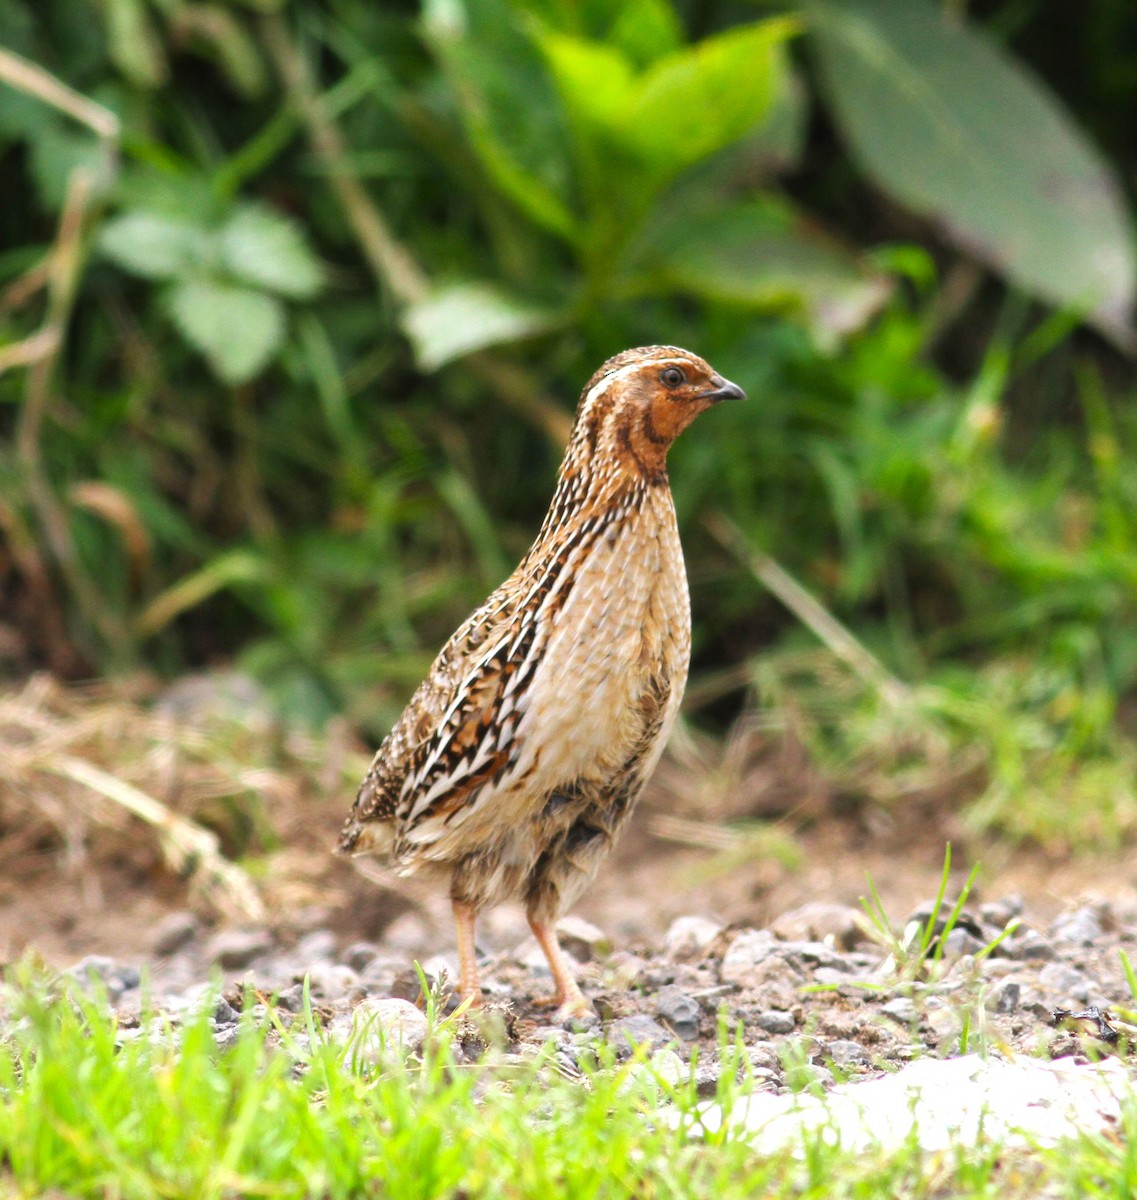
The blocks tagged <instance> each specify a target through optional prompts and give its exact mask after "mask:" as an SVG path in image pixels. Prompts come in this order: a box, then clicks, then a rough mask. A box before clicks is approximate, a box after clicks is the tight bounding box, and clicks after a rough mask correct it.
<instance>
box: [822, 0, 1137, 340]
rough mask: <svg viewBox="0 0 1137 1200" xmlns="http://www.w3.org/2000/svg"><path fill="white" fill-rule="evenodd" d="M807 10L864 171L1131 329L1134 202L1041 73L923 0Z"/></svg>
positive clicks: (997, 264) (980, 247) (1009, 266)
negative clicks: (1129, 203) (1128, 202)
mask: <svg viewBox="0 0 1137 1200" xmlns="http://www.w3.org/2000/svg"><path fill="white" fill-rule="evenodd" d="M807 11H808V12H809V13H810V15H811V16H812V18H813V30H814V44H815V49H816V51H817V59H818V63H819V65H820V67H821V74H822V79H823V82H824V86H825V89H826V91H827V93H828V97H829V100H830V103H831V106H832V109H833V113H834V116H835V117H836V120H837V123H838V125H839V126H840V128H841V130H842V131H843V134H844V136H845V138H846V140H847V141H848V143H849V147H850V149H851V151H852V153H853V155H854V156H855V157H856V158H857V160H858V161H859V162H860V164H861V166H862V167H863V169H864V170H865V172H866V173H867V174H868V175H869V176H870V177H871V178H872V179H873V180H874V181H875V182H876V183H877V184H878V185H879V186H880V187H881V188H883V189H884V190H885V191H887V192H889V193H890V194H892V195H893V196H895V197H896V198H897V199H898V200H899V201H901V203H903V204H906V205H907V206H908V207H910V208H912V209H913V210H915V211H917V212H920V213H924V214H926V215H928V216H930V217H932V218H934V219H936V220H937V221H938V222H939V223H940V225H941V226H942V227H943V229H944V231H945V233H946V235H947V236H948V237H949V238H950V239H951V240H953V241H954V242H956V244H957V245H959V246H961V247H962V248H964V249H966V250H967V251H969V252H970V253H972V254H974V255H975V256H976V257H978V258H980V259H982V260H983V261H985V262H987V263H989V264H990V265H991V266H992V267H994V268H995V269H996V270H997V271H1000V272H1001V273H1003V274H1005V275H1006V276H1007V277H1008V278H1009V279H1010V280H1012V281H1013V282H1014V283H1016V284H1018V285H1019V286H1020V287H1022V288H1023V289H1025V290H1026V291H1028V292H1031V293H1033V294H1035V295H1037V296H1039V297H1042V298H1043V299H1045V300H1048V301H1050V302H1052V303H1054V304H1058V305H1063V306H1068V307H1071V308H1073V309H1075V310H1079V311H1083V312H1085V313H1086V314H1087V315H1088V317H1089V319H1090V320H1092V321H1093V322H1094V323H1095V324H1096V325H1098V326H1099V327H1100V328H1102V329H1103V330H1105V331H1107V332H1109V333H1110V334H1112V335H1113V336H1115V337H1117V338H1119V339H1121V340H1123V341H1124V340H1126V339H1128V338H1129V337H1131V335H1132V309H1133V300H1134V287H1135V284H1134V255H1133V245H1132V240H1131V237H1132V234H1131V226H1130V216H1129V214H1128V213H1127V212H1126V210H1125V205H1124V203H1123V201H1122V199H1121V194H1120V190H1119V188H1118V184H1117V180H1116V178H1115V177H1114V175H1113V173H1112V172H1111V170H1110V169H1109V167H1108V165H1107V164H1106V162H1105V161H1104V159H1103V158H1102V156H1101V155H1100V154H1099V153H1098V151H1097V150H1096V149H1095V148H1094V147H1093V146H1092V145H1091V144H1090V142H1089V141H1088V139H1087V138H1086V136H1085V135H1084V134H1083V133H1082V132H1081V131H1080V130H1079V129H1078V128H1077V126H1075V124H1074V123H1073V121H1072V120H1071V119H1070V117H1069V115H1068V114H1067V113H1066V112H1065V111H1064V110H1063V109H1062V108H1061V107H1060V105H1059V104H1058V102H1057V101H1056V100H1055V98H1054V96H1053V95H1052V94H1051V93H1050V92H1049V91H1048V90H1047V89H1046V88H1045V87H1044V86H1043V84H1042V83H1041V82H1039V81H1038V80H1037V79H1036V78H1035V77H1034V76H1033V75H1031V74H1030V73H1029V72H1028V71H1027V69H1026V68H1025V67H1024V66H1022V64H1020V63H1018V62H1016V61H1015V60H1014V59H1012V58H1010V57H1009V56H1008V55H1007V54H1006V53H1005V52H1003V51H1002V50H1001V49H999V48H998V47H997V46H995V45H994V44H993V43H992V42H990V41H989V40H988V39H987V38H985V37H983V36H982V35H981V34H979V33H977V32H976V31H975V30H974V29H972V28H971V27H969V26H968V25H966V24H964V23H961V22H959V21H954V20H951V19H949V17H948V15H947V14H946V13H945V12H944V11H942V10H941V9H939V8H938V7H935V6H933V5H931V4H929V3H927V2H926V0H840V2H836V0H810V3H809V4H808V8H807Z"/></svg>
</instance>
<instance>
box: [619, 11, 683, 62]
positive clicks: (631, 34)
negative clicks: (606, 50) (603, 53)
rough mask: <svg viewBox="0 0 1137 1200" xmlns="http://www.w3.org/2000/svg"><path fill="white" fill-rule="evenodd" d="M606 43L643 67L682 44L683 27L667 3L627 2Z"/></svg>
mask: <svg viewBox="0 0 1137 1200" xmlns="http://www.w3.org/2000/svg"><path fill="white" fill-rule="evenodd" d="M607 40H608V41H609V42H611V44H612V45H614V46H618V47H619V48H620V49H621V50H622V51H623V52H624V53H625V54H626V55H627V56H628V58H630V59H631V60H632V62H634V63H635V64H636V65H637V66H641V67H644V66H647V65H648V64H649V63H651V62H652V61H654V60H655V59H657V58H659V57H660V56H661V55H664V54H670V53H671V52H672V51H673V50H677V49H678V48H679V47H680V46H681V45H682V44H683V27H682V26H681V25H680V23H679V18H678V16H677V15H676V13H675V9H674V8H672V7H671V5H670V4H669V3H667V0H625V2H624V3H623V4H622V5H620V8H619V12H618V13H617V15H616V19H615V20H614V21H613V22H612V25H611V27H610V28H609V30H608V38H607Z"/></svg>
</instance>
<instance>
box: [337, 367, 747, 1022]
mask: <svg viewBox="0 0 1137 1200" xmlns="http://www.w3.org/2000/svg"><path fill="white" fill-rule="evenodd" d="M742 394H743V393H742V391H741V389H739V388H738V387H736V386H735V385H734V384H732V383H728V382H727V381H726V380H724V379H722V378H721V377H720V376H718V375H716V374H715V373H714V371H713V370H712V369H711V368H710V366H708V365H707V363H705V362H704V361H703V360H702V359H701V358H698V357H696V356H695V355H694V354H690V353H688V352H687V351H686V350H680V349H677V348H676V347H674V346H648V347H644V348H641V349H638V350H627V351H625V352H624V353H623V354H618V355H616V357H615V358H611V359H609V360H608V361H607V362H606V363H605V364H604V365H603V366H602V367H601V368H600V370H599V371H597V372H596V374H595V375H594V376H593V377H592V378H591V379H590V380H589V381H588V384H587V386H586V387H585V389H584V392H583V394H582V395H581V399H580V404H579V406H578V408H577V414H576V420H575V422H574V424H573V430H572V435H571V437H570V440H569V446H568V450H567V452H566V454H565V458H564V462H563V463H562V464H561V469H560V473H559V475H558V478H557V487H556V492H555V493H554V495H553V500H552V504H551V505H550V507H549V512H548V514H547V516H546V517H545V521H544V523H543V525H542V526H541V530H540V532H539V533H538V535H537V540H536V541H535V542H534V543H533V545H532V547H531V548H530V549H529V552H528V553H527V554H526V555H525V557H524V558H523V559H522V560H521V563H520V565H519V566H518V567H517V570H515V571H514V572H513V574H512V575H511V576H510V577H509V578H508V579H507V580H506V581H505V583H503V584H502V585H501V587H499V588H498V589H497V591H496V592H494V593H493V595H492V596H490V598H489V599H488V600H487V601H486V602H485V603H484V604H483V605H482V606H481V607H480V608H478V609H477V610H476V611H475V612H474V613H473V614H471V616H470V617H469V618H468V619H467V620H466V622H465V623H464V624H463V625H462V626H461V627H460V628H459V629H458V631H457V632H456V633H455V634H454V636H453V637H452V638H451V639H450V640H449V641H448V642H447V643H446V645H445V646H444V647H443V649H442V652H441V653H440V654H439V656H438V658H437V659H436V660H435V662H434V665H433V666H432V667H431V670H430V674H429V675H428V676H427V678H426V680H425V681H424V682H423V683H422V685H421V686H420V687H419V689H418V691H417V692H415V694H414V696H413V697H412V698H411V701H410V703H409V704H408V705H407V708H406V711H405V712H404V713H403V715H402V716H401V717H400V718H399V721H398V722H397V724H396V725H395V727H394V729H392V730H391V732H390V734H389V735H388V736H387V738H386V740H385V741H384V742H383V744H382V746H380V748H379V752H378V753H377V754H376V756H375V760H374V762H373V763H372V764H371V769H370V770H369V771H368V773H367V776H366V778H365V779H364V781H363V785H362V787H361V788H360V790H359V795H358V797H357V798H356V801H355V806H354V808H353V809H352V812H351V815H350V817H349V818H348V820H347V823H346V824H345V825H344V829H343V833H342V835H341V839H340V849H341V850H342V851H345V852H348V853H359V852H364V851H377V852H380V853H383V854H386V855H388V856H389V857H390V859H391V860H392V861H393V862H394V864H395V865H396V866H397V867H398V868H399V869H400V870H401V871H402V873H409V872H411V871H414V870H417V869H419V868H423V867H429V866H433V867H435V868H438V869H441V870H442V871H444V872H445V873H446V874H447V876H448V877H449V881H450V896H451V900H452V902H453V905H454V913H455V919H456V922H457V927H458V951H459V958H460V962H461V979H460V988H461V990H462V992H463V993H464V994H469V995H472V996H473V997H474V998H475V1000H478V999H480V991H479V987H478V981H477V969H476V963H475V958H474V940H473V929H474V919H475V917H476V915H477V912H478V911H479V909H481V908H484V907H485V906H487V905H491V904H495V903H497V902H499V901H501V900H503V899H506V898H507V897H509V896H512V895H520V897H521V898H522V899H523V901H524V903H525V906H526V910H527V913H528V916H529V923H530V925H531V927H532V929H533V932H534V934H535V935H536V936H537V939H538V941H539V942H540V944H541V946H542V948H543V949H544V951H545V953H546V956H547V957H548V959H549V965H550V967H551V968H552V972H553V978H554V980H555V982H556V989H557V995H556V998H557V1002H558V1003H559V1004H561V1005H562V1007H563V1008H564V1009H565V1010H566V1011H579V1010H582V1009H584V1008H587V1006H588V1005H587V1001H586V1000H585V999H584V996H583V995H582V994H581V992H580V989H579V987H578V986H577V984H576V981H575V979H574V978H573V976H572V974H571V971H570V969H569V967H568V964H567V962H566V960H565V959H564V956H563V954H562V953H561V951H560V948H559V946H558V945H557V942H556V938H555V935H554V933H553V926H554V924H555V922H556V919H557V917H558V915H559V914H560V913H561V912H562V911H563V910H564V909H565V908H566V907H568V906H569V905H570V904H571V903H572V902H573V901H574V900H575V899H576V897H577V896H578V895H579V894H580V892H581V891H582V890H583V888H584V887H585V886H586V885H587V884H588V882H589V880H590V879H591V878H592V876H593V874H594V873H595V871H596V868H597V866H598V865H599V863H600V860H601V858H602V857H603V856H604V854H606V853H607V851H608V850H609V849H610V848H611V845H612V842H613V840H614V838H615V837H616V834H617V833H618V832H619V830H620V828H621V826H622V825H623V824H624V822H625V820H626V819H627V817H628V815H629V814H630V812H631V809H632V806H633V805H634V803H635V801H636V798H637V796H638V795H639V792H640V789H641V788H642V787H643V784H644V782H645V780H646V779H647V777H648V775H649V774H650V773H651V770H652V768H653V767H654V766H655V763H656V760H657V759H658V758H659V755H660V753H661V751H662V750H663V745H664V742H665V741H666V739H667V734H668V731H669V730H670V728H671V725H672V722H673V721H674V719H675V714H676V712H677V711H678V708H679V702H680V700H681V698H682V695H683V688H684V685H685V683H686V679H687V664H688V658H689V654H690V640H691V618H690V609H689V604H688V598H687V578H686V573H685V571H684V566H683V553H682V550H681V548H680V545H679V534H678V529H677V527H676V523H675V509H674V506H673V504H672V500H671V491H670V488H669V486H668V479H667V464H666V455H667V450H668V447H669V446H670V445H671V443H672V442H673V441H674V440H675V438H676V437H677V436H678V435H679V434H680V433H681V432H682V431H683V430H684V429H685V428H686V427H687V425H689V424H690V423H691V421H692V420H694V418H695V417H696V416H697V415H698V414H699V413H700V412H702V411H704V410H705V409H707V408H709V407H710V406H711V405H712V404H714V403H716V402H717V401H719V400H723V399H728V398H741V397H742Z"/></svg>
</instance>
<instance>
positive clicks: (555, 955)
mask: <svg viewBox="0 0 1137 1200" xmlns="http://www.w3.org/2000/svg"><path fill="white" fill-rule="evenodd" d="M529 928H530V929H532V930H533V936H534V937H535V938H536V939H537V944H538V945H539V946H540V947H541V949H542V950H543V951H544V953H545V957H546V958H547V959H548V960H549V970H550V971H552V973H553V982H554V983H555V984H556V987H557V992H556V996H555V998H554V1001H553V1003H554V1004H556V1005H558V1006H559V1011H560V1013H561V1015H562V1016H565V1017H579V1016H581V1015H583V1014H584V1013H590V1012H592V1005H591V1004H590V1003H589V1002H588V999H587V997H586V996H585V994H584V993H583V992H582V991H581V990H580V984H578V983H577V981H576V977H575V976H574V975H573V973H572V967H571V966H570V965H569V960H568V958H567V957H566V956H565V952H564V951H563V950H562V949H561V944H560V942H558V941H557V931H556V930H555V929H554V928H553V926H552V925H551V924H547V923H546V922H544V921H538V920H537V919H536V918H535V917H530V918H529Z"/></svg>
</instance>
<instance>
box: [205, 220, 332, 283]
mask: <svg viewBox="0 0 1137 1200" xmlns="http://www.w3.org/2000/svg"><path fill="white" fill-rule="evenodd" d="M218 246H219V253H220V261H221V264H222V265H223V266H224V267H225V269H226V270H227V271H229V273H230V274H232V275H234V276H235V277H236V278H237V279H242V280H245V281H246V282H248V283H254V284H257V285H258V286H260V287H263V288H267V289H268V290H269V291H273V292H279V293H280V294H281V295H282V296H290V297H292V298H294V299H306V298H307V297H310V296H314V295H315V294H316V293H317V292H318V291H319V290H320V286H321V283H322V280H323V277H322V273H321V271H320V264H319V263H318V262H317V261H316V258H315V256H314V255H313V254H312V251H311V250H309V249H308V243H307V242H306V241H305V240H304V235H303V233H302V232H301V230H300V227H299V226H298V225H297V224H296V223H295V222H294V221H291V220H289V219H288V218H287V217H285V216H283V215H282V214H280V213H278V212H273V211H272V209H270V208H265V207H263V206H261V205H253V204H248V205H245V206H243V207H242V208H240V209H238V210H237V212H236V213H235V214H234V215H233V216H232V217H231V218H230V219H229V220H228V221H227V222H226V223H225V225H224V226H223V227H222V229H221V233H220V235H219V237H218Z"/></svg>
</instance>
